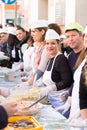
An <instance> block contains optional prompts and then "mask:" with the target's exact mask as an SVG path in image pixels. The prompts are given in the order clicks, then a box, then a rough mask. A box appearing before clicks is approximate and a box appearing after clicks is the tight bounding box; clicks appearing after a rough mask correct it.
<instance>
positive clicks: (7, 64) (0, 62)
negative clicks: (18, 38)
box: [0, 43, 12, 68]
mask: <svg viewBox="0 0 87 130" xmlns="http://www.w3.org/2000/svg"><path fill="white" fill-rule="evenodd" d="M0 51H2V52H4V53H5V55H6V56H8V51H7V43H3V44H1V45H0ZM0 66H2V67H7V68H11V66H12V64H11V62H10V61H8V60H5V59H4V60H0Z"/></svg>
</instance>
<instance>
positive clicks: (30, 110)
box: [15, 101, 42, 115]
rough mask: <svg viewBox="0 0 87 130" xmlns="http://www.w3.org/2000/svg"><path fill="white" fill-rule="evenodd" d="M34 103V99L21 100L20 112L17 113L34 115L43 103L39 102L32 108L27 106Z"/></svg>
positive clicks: (18, 105)
mask: <svg viewBox="0 0 87 130" xmlns="http://www.w3.org/2000/svg"><path fill="white" fill-rule="evenodd" d="M32 103H33V101H19V102H18V104H17V107H18V112H16V113H15V115H34V114H36V113H38V112H39V110H40V109H41V108H42V104H41V103H37V104H35V105H34V106H32V107H31V108H26V107H28V106H29V105H30V104H32Z"/></svg>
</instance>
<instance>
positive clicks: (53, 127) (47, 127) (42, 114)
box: [0, 68, 84, 130]
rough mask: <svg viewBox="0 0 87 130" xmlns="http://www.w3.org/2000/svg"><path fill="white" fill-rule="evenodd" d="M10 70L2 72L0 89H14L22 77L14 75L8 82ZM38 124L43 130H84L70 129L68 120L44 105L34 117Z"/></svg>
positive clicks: (17, 73) (0, 74)
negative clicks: (7, 76) (7, 74)
mask: <svg viewBox="0 0 87 130" xmlns="http://www.w3.org/2000/svg"><path fill="white" fill-rule="evenodd" d="M8 71H10V70H9V69H6V68H5V69H3V70H0V87H9V88H10V87H14V86H16V85H17V84H18V83H19V81H20V77H21V74H22V73H21V72H20V71H19V72H16V73H13V75H14V80H13V81H7V80H6V77H5V72H8ZM34 117H35V118H36V119H37V121H38V122H40V124H41V125H42V126H43V130H84V129H81V128H76V127H70V126H69V125H68V123H67V122H66V120H67V119H66V118H65V117H64V116H63V115H61V114H60V113H59V112H57V111H56V110H55V109H54V108H52V107H51V105H43V107H42V109H41V110H40V111H39V112H38V113H37V114H36V115H34Z"/></svg>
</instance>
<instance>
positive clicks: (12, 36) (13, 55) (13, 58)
mask: <svg viewBox="0 0 87 130" xmlns="http://www.w3.org/2000/svg"><path fill="white" fill-rule="evenodd" d="M7 30H8V34H9V36H8V41H7V42H8V44H7V50H8V55H9V58H10V62H11V63H12V68H13V65H14V66H15V65H17V64H19V61H20V56H19V50H18V48H17V45H19V40H18V39H17V37H16V28H15V27H7Z"/></svg>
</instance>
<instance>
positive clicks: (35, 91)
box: [7, 87, 40, 102]
mask: <svg viewBox="0 0 87 130" xmlns="http://www.w3.org/2000/svg"><path fill="white" fill-rule="evenodd" d="M38 98H40V88H39V87H34V88H31V89H27V90H25V91H23V92H20V91H18V92H17V93H15V94H11V95H10V96H9V97H8V98H7V101H8V102H15V101H21V100H36V99H38Z"/></svg>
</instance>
